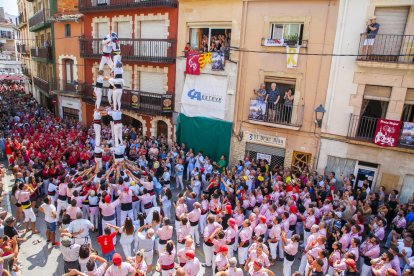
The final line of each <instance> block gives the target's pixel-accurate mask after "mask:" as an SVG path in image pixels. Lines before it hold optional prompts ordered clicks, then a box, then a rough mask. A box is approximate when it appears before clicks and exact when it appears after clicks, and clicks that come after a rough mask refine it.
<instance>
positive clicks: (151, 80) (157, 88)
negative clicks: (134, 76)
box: [139, 72, 165, 94]
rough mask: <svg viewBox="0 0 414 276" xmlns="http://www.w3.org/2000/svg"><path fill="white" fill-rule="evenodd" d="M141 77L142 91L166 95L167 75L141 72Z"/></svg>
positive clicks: (140, 88)
mask: <svg viewBox="0 0 414 276" xmlns="http://www.w3.org/2000/svg"><path fill="white" fill-rule="evenodd" d="M139 76H140V78H139V83H140V87H139V90H140V91H142V92H151V93H157V94H165V85H164V78H165V74H163V73H154V72H140V74H139Z"/></svg>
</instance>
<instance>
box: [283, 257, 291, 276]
mask: <svg viewBox="0 0 414 276" xmlns="http://www.w3.org/2000/svg"><path fill="white" fill-rule="evenodd" d="M292 265H293V261H288V260H286V258H285V259H284V260H283V276H292Z"/></svg>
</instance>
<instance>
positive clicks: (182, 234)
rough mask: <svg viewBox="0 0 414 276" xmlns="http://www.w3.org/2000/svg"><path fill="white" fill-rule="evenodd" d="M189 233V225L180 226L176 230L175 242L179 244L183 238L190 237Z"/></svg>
mask: <svg viewBox="0 0 414 276" xmlns="http://www.w3.org/2000/svg"><path fill="white" fill-rule="evenodd" d="M190 232H191V226H190V225H189V224H186V225H182V224H181V225H180V228H179V229H177V240H178V241H179V242H183V241H184V240H185V238H186V237H187V236H188V235H190Z"/></svg>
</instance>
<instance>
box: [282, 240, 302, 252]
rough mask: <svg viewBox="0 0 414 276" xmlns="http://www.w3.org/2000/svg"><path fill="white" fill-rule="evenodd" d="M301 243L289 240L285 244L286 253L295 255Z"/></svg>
mask: <svg viewBox="0 0 414 276" xmlns="http://www.w3.org/2000/svg"><path fill="white" fill-rule="evenodd" d="M298 248H299V243H297V242H293V241H292V240H291V239H288V240H287V243H286V245H285V253H286V254H289V255H291V256H295V255H296V253H298Z"/></svg>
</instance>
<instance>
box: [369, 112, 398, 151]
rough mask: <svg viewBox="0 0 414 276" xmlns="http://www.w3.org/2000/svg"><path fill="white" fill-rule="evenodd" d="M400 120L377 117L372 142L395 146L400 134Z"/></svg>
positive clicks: (384, 145) (383, 145)
mask: <svg viewBox="0 0 414 276" xmlns="http://www.w3.org/2000/svg"><path fill="white" fill-rule="evenodd" d="M400 129H401V121H395V120H386V119H381V118H380V119H378V120H377V127H376V129H375V136H374V143H375V144H377V145H379V146H382V147H395V146H396V145H397V141H398V136H399V134H400Z"/></svg>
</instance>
